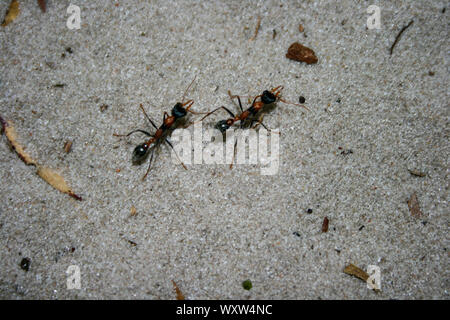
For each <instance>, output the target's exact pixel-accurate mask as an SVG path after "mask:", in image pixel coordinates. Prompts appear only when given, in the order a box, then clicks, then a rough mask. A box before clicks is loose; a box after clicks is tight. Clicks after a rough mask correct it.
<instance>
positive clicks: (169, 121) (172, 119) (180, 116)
mask: <svg viewBox="0 0 450 320" xmlns="http://www.w3.org/2000/svg"><path fill="white" fill-rule="evenodd" d="M194 81H195V78H194V80H192V82H191V83H190V84H189V86H188V88H187V89H186V91H185V92H184V94H183V98H182V99H181V101H182V102H177V103H176V104H175V106H174V107H173V108H172V111H171V115H169V114H168V113H167V112H164V116H163V123H162V124H161V126H160V127H159V128H158V127H157V126H156V124H155V123H154V122H153V121H152V119H151V118H150V117H149V116H148V115H147V113H146V112H145V110H144V107H143V106H142V104H140V105H139V107H140V108H141V110H142V112H143V113H144V115H145V117H146V118H147V119H148V121H149V122H150V124H151V125H152V126H153V127H154V128H155V129H156V131H155V133H154V134H151V133H149V132H147V131H145V130H142V129H136V130H133V131H131V132H130V133H128V134H124V135H122V134H115V133H114V134H113V135H114V136H116V137H128V136H130V135H131V134H133V133H136V132H140V133H143V134H145V135H146V136H148V137H150V139H148V140H147V141H145V142H143V143H141V144H139V145H137V146H136V148H134V150H133V155H132V158H131V161H132V163H133V164H141V163H142V162H144V160H145V159H146V158H147V156H148V153H149V150H151V152H150V153H151V156H150V163H149V165H148V169H147V172H146V173H145V175H144V176H143V177H142V180H144V179H145V178H146V177H147V175H148V173H149V172H150V168H151V165H152V161H153V155H154V151H155V148H156V147H157V146H159V145H160V144H161V143H162V142H166V143H167V144H168V145H169V146H170V147H171V148H172V149H173V150H174V147H173V145H172V143H171V142H170V141H169V140H168V138H167V137H168V136H169V135H170V133H171V132H172V131H173V130H174V129H176V128H177V127H178V125H179V124H180V123H181V122H182V121H183V120H184V119H185V117H186V115H187V113H188V112H190V113H192V114H204V112H194V111H192V110H190V108H191V107H192V105H193V104H194V100H188V101H186V102H184V98H185V96H186V93H187V92H188V90H189V88H190V87H191V85H192V84H193V83H194ZM174 151H175V150H174ZM175 155H176V156H177V158H178V160H179V161H180V163H181V165H182V166H183V168H184V169H186V170H187V168H186V166H185V165H184V163H183V162H182V161H181V160H180V158H179V157H178V155H177V153H176V152H175Z"/></svg>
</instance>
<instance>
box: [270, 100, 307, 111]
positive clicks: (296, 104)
mask: <svg viewBox="0 0 450 320" xmlns="http://www.w3.org/2000/svg"><path fill="white" fill-rule="evenodd" d="M278 100H280V101H281V102H283V103H286V104H292V105H294V106H298V107H302V108H305V109H306V110H308V111H311V110H309V109H308V108H307V107H306V106H304V105H302V104H298V103H294V102H289V101H286V100H284V99H282V98H278Z"/></svg>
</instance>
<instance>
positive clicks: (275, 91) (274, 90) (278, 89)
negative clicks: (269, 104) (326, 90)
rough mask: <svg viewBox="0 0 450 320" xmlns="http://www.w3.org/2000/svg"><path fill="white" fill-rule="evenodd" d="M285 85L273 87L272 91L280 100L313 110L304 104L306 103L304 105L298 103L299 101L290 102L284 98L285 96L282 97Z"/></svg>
mask: <svg viewBox="0 0 450 320" xmlns="http://www.w3.org/2000/svg"><path fill="white" fill-rule="evenodd" d="M283 88H284V87H283V86H278V87H276V88H273V89H272V90H271V91H272V93H273V94H274V95H275V96H276V97H277V98H278V100H280V101H281V102H283V103H286V104H292V105H294V106H298V107H302V108H305V109H306V110H308V111H311V110H309V109H308V108H307V107H306V106H304V105H302V104H298V103H294V102H289V101H286V100H284V99H283V98H281V97H280V95H281V91H282V90H283Z"/></svg>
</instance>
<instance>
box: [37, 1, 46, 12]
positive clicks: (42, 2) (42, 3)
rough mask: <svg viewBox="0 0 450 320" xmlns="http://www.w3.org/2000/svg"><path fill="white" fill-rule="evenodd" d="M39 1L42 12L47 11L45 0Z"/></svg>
mask: <svg viewBox="0 0 450 320" xmlns="http://www.w3.org/2000/svg"><path fill="white" fill-rule="evenodd" d="M37 2H38V4H39V7H40V8H41V10H42V12H45V8H46V5H45V0H37Z"/></svg>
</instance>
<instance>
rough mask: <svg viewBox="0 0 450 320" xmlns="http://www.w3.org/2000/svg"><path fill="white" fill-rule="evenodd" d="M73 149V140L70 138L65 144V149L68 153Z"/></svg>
mask: <svg viewBox="0 0 450 320" xmlns="http://www.w3.org/2000/svg"><path fill="white" fill-rule="evenodd" d="M71 149H72V141H70V140H68V141H66V143H65V144H64V151H65V152H66V153H69V152H70V150H71Z"/></svg>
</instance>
